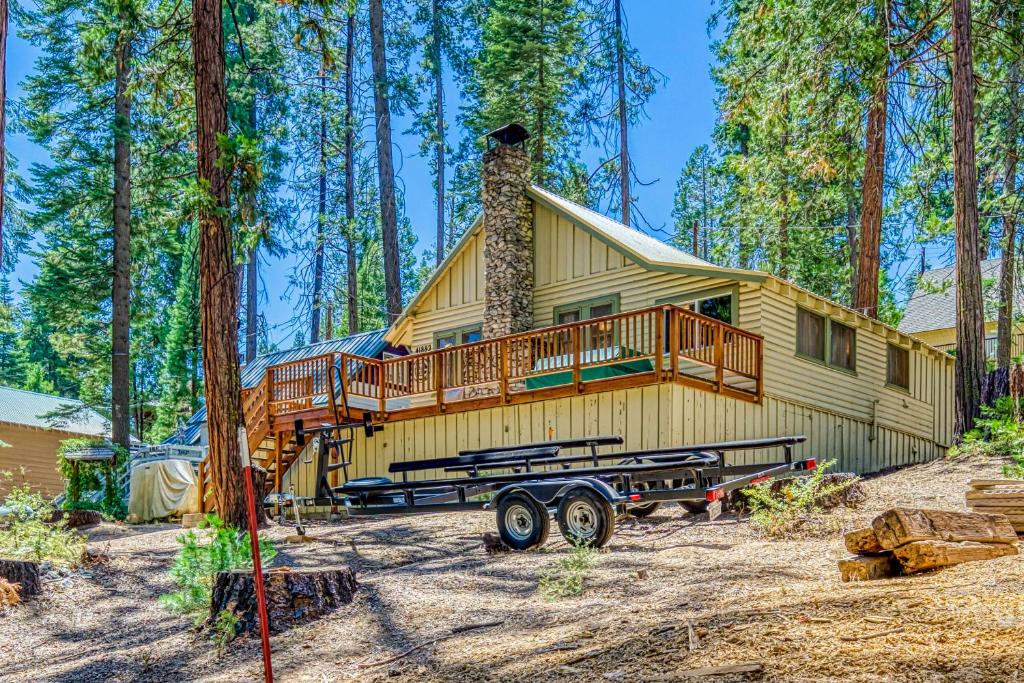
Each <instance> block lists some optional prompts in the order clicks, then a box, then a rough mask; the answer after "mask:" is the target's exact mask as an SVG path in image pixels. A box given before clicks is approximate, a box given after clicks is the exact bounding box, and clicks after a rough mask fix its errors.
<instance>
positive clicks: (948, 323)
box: [899, 258, 1024, 360]
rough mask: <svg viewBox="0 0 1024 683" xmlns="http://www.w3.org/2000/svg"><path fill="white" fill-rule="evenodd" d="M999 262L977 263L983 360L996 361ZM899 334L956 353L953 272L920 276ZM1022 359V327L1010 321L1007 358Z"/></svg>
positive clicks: (1017, 303)
mask: <svg viewBox="0 0 1024 683" xmlns="http://www.w3.org/2000/svg"><path fill="white" fill-rule="evenodd" d="M1002 264H1003V260H1002V259H1001V258H993V259H988V260H985V261H982V262H981V281H982V296H983V298H984V302H985V356H986V357H987V358H988V359H989V360H995V357H996V328H997V324H996V323H997V320H998V318H999V284H998V283H999V275H1000V272H1001V271H1002ZM1022 306H1024V295H1022V293H1021V291H1020V288H1017V291H1016V292H1015V294H1014V301H1013V312H1014V315H1015V317H1016V318H1019V317H1020V313H1021V311H1024V308H1022ZM899 330H900V331H901V332H905V333H906V334H910V335H913V336H915V337H917V338H918V339H920V340H921V341H924V342H926V343H928V344H931V345H932V346H934V347H935V348H937V349H939V350H940V351H947V352H950V353H952V352H954V351H955V350H956V268H955V267H953V266H950V267H947V268H936V269H933V270H926V271H925V272H923V273H921V277H920V279H919V280H918V284H917V287H916V288H915V289H914V293H913V295H912V296H911V297H910V300H909V301H907V308H906V311H904V313H903V318H902V320H900V324H899ZM1020 355H1024V323H1022V322H1021V321H1020V320H1019V319H1018V320H1015V321H1014V325H1013V333H1012V335H1011V336H1010V356H1011V357H1017V356H1020Z"/></svg>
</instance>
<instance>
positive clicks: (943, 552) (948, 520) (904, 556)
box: [839, 508, 1018, 581]
mask: <svg viewBox="0 0 1024 683" xmlns="http://www.w3.org/2000/svg"><path fill="white" fill-rule="evenodd" d="M844 541H845V543H846V549H847V550H849V551H850V552H851V553H853V554H854V556H853V557H849V558H846V559H844V560H840V561H839V572H840V576H841V578H842V580H843V581H870V580H872V579H884V578H888V577H891V576H899V575H901V574H914V573H917V572H924V571H929V570H932V569H939V568H941V567H949V566H951V565H954V564H960V563H962V562H975V561H978V560H991V559H994V558H997V557H1003V556H1005V555H1016V554H1017V552H1018V551H1017V532H1016V530H1015V528H1014V526H1013V524H1012V523H1011V522H1010V520H1009V519H1007V517H1006V516H1005V515H1001V514H988V513H978V512H954V511H949V510H918V509H913V508H893V509H891V510H888V511H886V512H884V513H882V514H881V515H879V516H878V517H876V518H875V519H874V521H872V523H871V526H870V527H866V528H864V529H856V530H854V531H851V532H849V533H847V534H846V536H845V538H844Z"/></svg>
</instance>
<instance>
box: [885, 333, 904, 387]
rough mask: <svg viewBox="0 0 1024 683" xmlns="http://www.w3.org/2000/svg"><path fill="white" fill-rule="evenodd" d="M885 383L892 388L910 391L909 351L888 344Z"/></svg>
mask: <svg viewBox="0 0 1024 683" xmlns="http://www.w3.org/2000/svg"><path fill="white" fill-rule="evenodd" d="M888 356H889V357H888V363H887V364H886V372H885V381H886V382H887V383H889V384H891V385H893V386H894V387H900V388H901V389H910V351H909V350H908V349H904V348H902V347H899V346H893V345H892V344H889V354H888Z"/></svg>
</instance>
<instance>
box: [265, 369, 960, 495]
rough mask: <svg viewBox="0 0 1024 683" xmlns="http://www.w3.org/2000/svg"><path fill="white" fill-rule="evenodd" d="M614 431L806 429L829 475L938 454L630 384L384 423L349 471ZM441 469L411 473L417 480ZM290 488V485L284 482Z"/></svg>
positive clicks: (798, 406)
mask: <svg viewBox="0 0 1024 683" xmlns="http://www.w3.org/2000/svg"><path fill="white" fill-rule="evenodd" d="M604 434H620V435H622V437H623V439H624V440H625V444H624V446H623V447H622V448H625V449H628V450H636V449H646V448H662V447H670V446H677V445H680V444H699V443H708V442H714V441H731V440H738V439H755V438H766V437H771V436H787V435H794V434H804V435H806V436H807V437H808V441H807V443H805V444H803V445H801V446H799V447H797V448H796V449H795V451H794V453H795V456H796V457H798V458H807V457H812V456H813V457H817V458H818V459H819V461H825V460H836V464H835V466H834V468H833V469H834V471H843V472H858V473H867V472H876V471H878V470H881V469H884V468H887V467H895V466H901V465H909V464H913V463H919V462H925V461H928V460H931V459H934V458H938V457H941V456H942V455H944V453H945V448H943V447H941V446H939V445H937V444H936V443H935V441H933V440H932V439H931V438H927V437H925V436H922V435H916V434H912V433H909V432H908V431H906V430H903V429H899V428H898V427H897V426H891V425H888V424H883V423H881V422H874V423H873V422H871V421H870V420H865V419H858V418H854V417H851V416H849V415H843V414H841V413H839V412H836V411H829V410H822V409H818V408H815V407H813V406H810V405H808V404H806V403H804V402H801V401H790V400H786V399H782V398H778V397H775V396H766V397H765V399H764V402H763V403H762V404H761V405H758V404H755V403H750V402H748V401H741V400H737V399H732V398H728V397H724V396H719V395H716V394H713V393H710V392H707V391H702V390H700V389H694V388H692V387H688V386H682V385H678V384H661V385H655V386H647V387H637V388H632V389H625V390H620V391H609V392H604V393H600V394H589V395H586V396H575V397H571V398H562V399H555V400H548V401H538V402H536V403H527V404H521V405H513V406H506V407H499V408H490V409H486V410H479V411H470V412H464V413H456V414H452V415H440V416H434V417H426V418H419V419H414V420H403V421H398V422H389V423H386V424H385V425H384V430H383V431H382V432H379V433H378V434H377V435H376V436H374V437H373V438H371V439H367V438H366V437H365V436H363V434H362V432H360V433H359V435H358V436H357V439H356V442H355V444H354V451H353V461H354V462H353V466H352V467H351V468H350V472H349V476H351V477H353V478H355V477H368V476H391V475H389V474H388V465H389V464H390V463H392V462H395V461H400V460H422V459H427V458H435V457H446V456H451V455H455V454H456V453H457V452H458V451H459V450H463V449H473V448H487V447H491V446H501V445H510V444H517V443H531V442H536V441H544V440H549V439H568V438H581V437H585V436H598V435H604ZM727 458H728V459H727V462H730V463H737V464H744V463H760V462H770V461H773V460H776V459H778V460H781V458H782V451H781V449H776V450H772V451H764V452H755V451H750V452H742V451H741V452H737V453H736V454H734V455H729V456H727ZM315 467H316V465H315V463H313V462H310V463H308V464H304V462H303V459H302V458H299V459H298V460H297V461H296V463H295V465H293V466H292V468H291V469H289V471H288V474H287V475H286V479H287V480H288V481H290V482H293V483H294V485H295V487H296V493H297V494H298V495H313V491H314V488H315V482H314V478H315V477H314V473H315ZM444 476H446V475H445V473H444V472H441V471H425V472H416V473H413V475H412V477H411V478H412V479H414V480H423V479H427V478H438V477H444ZM285 490H287V486H285Z"/></svg>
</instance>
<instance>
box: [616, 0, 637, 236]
mask: <svg viewBox="0 0 1024 683" xmlns="http://www.w3.org/2000/svg"><path fill="white" fill-rule="evenodd" d="M625 43H626V40H625V38H624V37H623V35H622V0H615V77H616V80H617V81H618V87H619V93H618V100H619V192H620V193H621V194H622V224H623V225H629V221H630V216H629V212H630V205H631V204H632V201H633V197H632V194H631V193H630V189H629V176H630V167H631V164H630V158H629V127H628V121H627V118H626V68H625V61H626V57H625Z"/></svg>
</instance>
